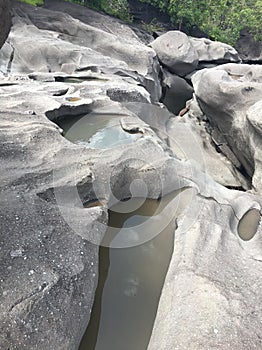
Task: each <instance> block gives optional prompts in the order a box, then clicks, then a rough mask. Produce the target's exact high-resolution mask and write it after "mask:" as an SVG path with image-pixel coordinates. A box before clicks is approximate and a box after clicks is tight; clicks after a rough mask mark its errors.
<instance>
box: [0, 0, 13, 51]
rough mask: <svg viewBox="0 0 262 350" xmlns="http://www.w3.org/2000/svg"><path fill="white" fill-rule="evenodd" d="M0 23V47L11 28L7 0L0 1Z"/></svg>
mask: <svg viewBox="0 0 262 350" xmlns="http://www.w3.org/2000/svg"><path fill="white" fill-rule="evenodd" d="M0 23H1V30H0V48H1V47H2V45H3V44H4V42H5V40H6V38H7V36H8V34H9V31H10V28H11V14H10V11H9V0H1V1H0Z"/></svg>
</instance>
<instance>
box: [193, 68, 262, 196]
mask: <svg viewBox="0 0 262 350" xmlns="http://www.w3.org/2000/svg"><path fill="white" fill-rule="evenodd" d="M192 81H193V85H194V90H195V94H196V96H197V99H198V101H199V104H200V106H201V109H202V111H203V112H204V114H205V115H206V116H207V117H208V119H209V120H210V122H211V124H213V125H214V126H216V127H217V128H218V129H219V132H220V133H221V134H222V136H223V137H224V138H225V139H226V142H227V143H228V145H229V146H230V148H231V150H232V151H233V153H234V154H235V156H236V157H237V159H238V160H239V162H240V163H241V164H242V166H243V168H244V169H245V171H246V173H247V174H248V176H250V177H251V178H253V181H252V183H253V187H254V189H255V190H257V191H259V192H261V191H262V185H261V176H262V168H261V161H260V159H261V149H262V142H261V140H262V139H261V123H260V119H261V110H260V109H259V106H260V102H259V101H260V100H261V99H262V84H261V83H262V67H261V66H258V65H254V66H250V65H239V64H233V63H231V64H230V63H229V64H226V65H222V66H219V67H216V68H213V69H205V70H201V71H199V72H198V73H196V74H194V75H193V78H192Z"/></svg>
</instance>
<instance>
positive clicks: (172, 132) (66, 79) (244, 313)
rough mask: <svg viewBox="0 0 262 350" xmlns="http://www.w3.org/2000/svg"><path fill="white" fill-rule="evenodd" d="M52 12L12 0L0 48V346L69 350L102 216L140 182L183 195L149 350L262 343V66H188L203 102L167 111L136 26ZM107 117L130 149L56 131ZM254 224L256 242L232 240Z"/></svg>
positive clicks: (77, 11)
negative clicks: (250, 188) (248, 180)
mask: <svg viewBox="0 0 262 350" xmlns="http://www.w3.org/2000/svg"><path fill="white" fill-rule="evenodd" d="M59 4H60V5H61V4H63V6H65V8H64V9H65V11H63V12H64V13H62V12H57V11H56V10H58V8H57V9H56V10H55V8H54V7H55V6H59ZM45 6H46V7H49V8H33V7H31V6H27V5H25V4H21V3H19V4H18V3H17V4H16V5H15V9H14V14H15V18H14V27H13V28H12V31H11V33H10V36H9V39H8V42H6V43H5V45H4V46H3V48H2V49H1V50H0V62H1V72H2V73H1V76H0V104H1V118H0V141H1V154H0V158H1V174H0V179H1V181H0V192H1V195H0V226H1V242H0V244H1V249H0V279H1V285H0V293H1V313H0V323H1V331H0V348H1V349H8V348H10V349H14V350H16V349H17V350H18V349H19V350H35V349H37V350H46V349H48V350H49V349H50V350H53V349H58V350H77V349H78V347H79V343H80V340H81V337H82V335H83V333H84V331H85V329H86V327H87V324H88V322H89V317H90V311H91V308H92V303H93V298H94V292H95V288H96V284H97V273H98V245H99V244H100V242H101V239H102V237H103V235H104V233H105V230H106V228H107V209H108V207H110V205H112V203H114V202H115V201H118V200H124V199H127V198H130V196H132V194H136V195H137V194H141V181H142V182H143V183H144V184H145V185H146V187H147V197H149V198H155V199H156V198H159V197H160V196H164V195H165V194H168V193H170V192H173V191H176V190H178V189H185V188H187V189H188V190H189V192H190V197H189V198H188V200H187V206H186V209H185V210H184V211H182V212H181V213H179V215H178V218H177V229H176V232H175V236H174V243H175V245H174V246H175V249H174V253H173V256H172V259H171V262H170V266H169V270H168V273H167V276H166V281H165V284H164V288H163V291H162V295H161V298H160V303H159V308H158V312H157V316H156V320H155V324H154V329H153V333H152V338H151V340H150V343H149V346H148V349H149V350H155V349H161V350H162V349H163V350H170V349H178V350H183V349H186V350H188V349H189V350H191V349H192V350H195V349H203V350H208V349H210V348H211V347H214V348H221V349H240V350H244V349H255V348H258V349H259V348H261V339H262V332H261V327H260V325H261V320H262V313H261V308H260V305H261V302H262V300H261V287H262V283H261V278H260V276H261V272H262V271H261V269H262V267H261V261H262V247H261V235H262V226H261V207H262V199H261V196H260V195H259V190H260V185H259V179H261V170H260V169H261V163H260V160H261V153H260V152H261V118H260V111H261V82H260V78H261V69H260V67H257V66H245V65H235V64H229V65H223V66H220V67H217V68H215V69H212V70H207V69H205V70H202V71H200V72H198V73H196V74H194V76H193V84H194V89H195V95H196V99H197V100H194V101H193V102H191V105H190V110H189V112H188V114H186V115H184V116H183V117H182V118H180V117H176V118H174V117H171V113H169V112H168V111H167V109H166V108H164V106H162V105H161V104H158V105H153V104H152V103H151V102H152V101H158V98H159V97H160V95H161V93H160V92H161V88H160V82H159V80H158V71H159V64H158V62H157V60H156V54H155V52H154V51H153V50H152V49H151V48H148V47H146V45H144V44H143V43H142V42H141V40H140V39H139V38H138V37H137V35H136V34H135V33H134V32H133V31H132V30H131V29H130V28H129V27H126V26H122V24H119V22H118V21H117V20H116V21H115V20H112V19H109V18H108V17H107V16H104V15H101V14H96V15H94V16H90V10H87V9H83V8H82V7H79V6H78V5H73V4H69V3H62V1H51V0H50V1H46V5H45ZM52 6H53V8H52ZM59 9H60V10H61V8H59ZM86 11H87V12H86ZM99 21H103V24H104V30H101V29H98V28H97V27H98V26H99ZM114 21H115V22H114ZM124 33H126V34H124ZM124 36H125V37H126V38H124ZM186 42H187V41H186ZM173 54H174V53H173ZM195 65H196V63H194V64H193V66H194V67H195ZM193 66H191V68H192V67H193ZM191 68H190V69H191ZM193 69H194V68H193ZM199 106H200V107H199ZM105 115H106V116H107V117H108V118H109V117H110V118H112V119H114V122H115V125H113V128H115V129H117V130H118V133H119V135H122V136H123V135H124V136H125V137H128V143H124V144H117V145H116V146H112V145H111V146H110V145H108V144H107V145H106V146H105V145H104V146H103V142H102V147H101V148H98V147H97V148H96V147H93V146H92V147H90V144H88V142H70V141H69V140H67V139H65V138H64V137H63V136H62V135H61V132H62V130H61V129H60V128H59V126H58V125H61V120H64V121H66V122H69V123H71V126H73V127H76V126H77V125H78V126H79V125H80V127H81V122H80V121H81V120H83V118H86V119H87V121H88V118H91V116H92V118H94V117H95V116H96V117H97V122H98V124H99V116H105ZM220 119H221V121H220ZM55 123H56V124H55ZM78 123H80V124H78ZM88 126H90V128H91V127H92V125H91V123H90V124H88ZM242 126H244V128H242ZM208 128H210V129H211V131H212V130H213V131H214V130H216V132H217V133H218V135H219V136H221V134H222V136H224V137H225V138H226V141H227V143H228V144H229V146H230V147H231V148H232V150H231V152H232V153H233V152H234V153H235V157H236V161H238V162H239V163H240V162H241V163H242V164H243V166H245V168H246V171H248V172H249V173H250V175H252V176H253V185H254V187H255V189H256V190H257V192H256V193H251V192H250V193H249V192H240V191H235V190H229V189H227V188H225V187H224V186H222V185H221V184H219V183H217V182H215V181H214V179H213V178H212V177H210V176H209V174H208V173H207V172H209V173H211V175H212V176H213V177H214V178H215V180H217V181H218V182H220V183H222V184H223V185H228V186H231V187H235V188H237V187H240V186H242V187H244V186H245V183H244V182H245V181H244V180H243V177H241V175H239V174H237V170H236V167H235V166H234V165H232V164H230V163H229V162H228V161H227V160H226V158H225V157H224V156H223V155H222V154H220V155H218V154H217V153H216V148H215V147H214V145H213V144H212V142H214V141H213V138H214V139H215V140H218V138H217V137H213V136H212V132H210V133H209V132H208ZM212 128H214V129H212ZM224 128H226V129H224ZM96 130H97V129H96ZM107 131H108V128H107V127H105V126H104V127H103V128H102V132H103V133H102V135H104V136H106V132H107ZM225 131H226V133H228V134H229V135H230V137H229V135H228V134H226V135H225ZM99 132H101V127H100V129H99ZM95 135H97V132H96V131H95V132H94V135H93V137H94V136H95ZM105 138H106V137H105ZM193 139H195V142H194V141H193ZM231 139H232V140H231ZM79 141H81V140H79ZM102 141H105V140H104V139H103V138H102ZM111 141H114V140H111ZM217 146H220V147H222V146H221V145H217ZM216 157H217V159H216ZM202 160H204V162H202ZM216 168H217V169H216ZM253 172H254V174H253ZM134 180H139V181H140V182H139V181H138V182H135V181H134ZM131 184H132V186H131ZM136 184H137V185H136ZM95 201H96V202H99V203H100V204H101V205H99V206H92V205H90V203H94V202H95ZM171 209H172V210H171ZM252 209H254V210H255V212H256V217H255V219H256V221H255V222H254V218H253V216H251V219H250V217H249V214H248V213H249V212H250V210H252ZM169 211H170V213H173V212H175V211H176V209H175V208H169ZM243 218H244V219H243ZM246 218H248V220H247V219H246ZM248 221H249V224H250V225H251V226H252V239H251V240H249V241H248V240H244V238H243V239H242V238H240V236H242V232H240V228H241V230H242V228H243V226H245V225H244V224H245V222H248ZM243 222H244V223H243ZM243 230H244V231H245V230H246V227H244V229H243ZM247 230H249V226H248V225H247ZM253 231H254V232H253ZM240 233H241V235H240ZM156 234H157V232H156ZM253 236H254V237H253Z"/></svg>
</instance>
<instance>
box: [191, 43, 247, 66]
mask: <svg viewBox="0 0 262 350" xmlns="http://www.w3.org/2000/svg"><path fill="white" fill-rule="evenodd" d="M189 40H190V42H191V44H192V45H193V47H194V48H195V50H196V52H197V54H198V60H199V63H203V62H205V63H215V64H222V63H230V62H240V60H241V59H240V57H239V54H238V52H237V51H236V50H235V49H234V48H233V47H232V46H230V45H227V44H224V43H221V42H219V41H212V40H209V39H206V38H193V37H190V39H189Z"/></svg>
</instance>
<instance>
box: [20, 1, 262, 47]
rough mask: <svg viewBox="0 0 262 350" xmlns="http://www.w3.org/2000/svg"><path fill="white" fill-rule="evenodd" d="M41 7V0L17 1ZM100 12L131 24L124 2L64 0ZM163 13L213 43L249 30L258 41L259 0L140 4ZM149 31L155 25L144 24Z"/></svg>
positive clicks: (261, 4)
mask: <svg viewBox="0 0 262 350" xmlns="http://www.w3.org/2000/svg"><path fill="white" fill-rule="evenodd" d="M21 1H23V2H26V3H29V4H32V5H42V4H43V2H44V1H43V0H21ZM67 1H70V2H76V3H79V4H81V5H84V6H88V7H91V8H93V9H96V10H100V11H104V12H106V13H108V14H110V15H113V16H116V17H118V18H121V19H123V20H126V21H129V22H130V21H132V17H131V16H130V14H129V11H128V1H127V0H67ZM140 1H142V2H145V3H150V4H151V5H154V6H155V7H157V8H159V9H160V10H161V11H165V12H167V13H168V14H169V15H170V17H171V21H172V23H173V24H174V26H177V27H178V28H181V27H183V28H187V29H188V30H190V28H191V27H192V26H193V25H197V26H198V27H199V28H200V29H201V30H202V31H204V32H205V33H207V34H208V35H209V36H210V37H212V38H214V39H215V40H219V41H222V42H225V43H228V44H231V45H234V44H235V43H236V40H237V38H238V37H239V32H240V30H241V29H244V28H246V27H248V28H249V30H250V32H251V33H252V34H253V35H254V37H255V39H257V40H262V29H261V28H262V27H261V18H262V0H140ZM143 26H144V27H145V29H148V30H149V31H152V30H153V28H154V27H156V26H158V25H157V22H156V21H155V22H153V21H152V23H150V24H144V23H143Z"/></svg>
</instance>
